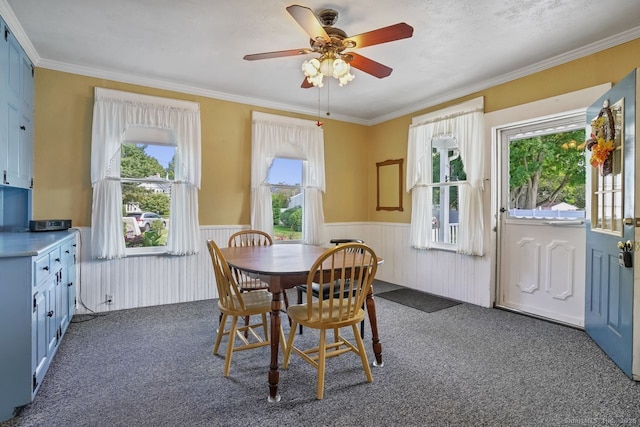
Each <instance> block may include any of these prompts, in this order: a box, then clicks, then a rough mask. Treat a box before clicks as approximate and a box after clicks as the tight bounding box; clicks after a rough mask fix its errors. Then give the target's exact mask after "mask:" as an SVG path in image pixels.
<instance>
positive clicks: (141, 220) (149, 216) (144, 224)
mask: <svg viewBox="0 0 640 427" xmlns="http://www.w3.org/2000/svg"><path fill="white" fill-rule="evenodd" d="M127 216H128V217H135V219H136V221H137V222H138V227H140V230H141V231H149V230H151V224H153V223H154V221H161V222H162V228H165V227H166V226H167V220H166V219H164V218H162V217H161V216H160V215H158V214H157V213H153V212H141V213H130V214H127Z"/></svg>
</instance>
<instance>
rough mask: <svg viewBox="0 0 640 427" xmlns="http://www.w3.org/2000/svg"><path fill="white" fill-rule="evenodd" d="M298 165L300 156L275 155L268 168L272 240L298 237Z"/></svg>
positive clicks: (300, 207)
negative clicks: (278, 156) (292, 157)
mask: <svg viewBox="0 0 640 427" xmlns="http://www.w3.org/2000/svg"><path fill="white" fill-rule="evenodd" d="M302 166H303V161H302V160H300V159H285V158H276V159H274V160H273V163H272V165H271V169H270V170H269V176H268V178H267V181H268V182H269V184H270V186H271V206H272V209H273V235H274V236H273V237H274V239H275V240H302V216H303V210H304V209H303V207H304V200H303V197H304V192H303V191H302Z"/></svg>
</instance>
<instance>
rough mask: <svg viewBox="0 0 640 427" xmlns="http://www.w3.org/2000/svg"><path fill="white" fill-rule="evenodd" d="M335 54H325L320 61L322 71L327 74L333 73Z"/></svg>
mask: <svg viewBox="0 0 640 427" xmlns="http://www.w3.org/2000/svg"><path fill="white" fill-rule="evenodd" d="M333 61H334V59H333V56H325V57H324V58H321V61H320V72H321V73H322V74H324V75H325V76H331V75H333Z"/></svg>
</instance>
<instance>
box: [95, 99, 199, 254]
mask: <svg viewBox="0 0 640 427" xmlns="http://www.w3.org/2000/svg"><path fill="white" fill-rule="evenodd" d="M131 126H140V127H150V128H159V129H166V130H170V131H171V132H172V133H173V135H174V137H175V143H176V157H175V159H176V161H175V180H174V182H173V184H172V186H171V220H170V221H169V238H168V241H167V252H168V253H170V254H173V255H188V254H194V253H197V252H198V250H199V241H198V230H199V226H198V189H199V188H200V176H201V167H200V157H201V156H200V154H201V153H200V138H201V135H200V108H199V105H198V104H197V103H192V102H186V101H178V100H171V99H165V98H157V97H152V96H146V95H138V94H131V93H127V92H120V91H113V90H108V89H103V88H96V90H95V99H94V106H93V128H92V137H91V184H92V186H93V204H92V210H91V228H92V239H91V240H92V241H91V249H92V254H93V257H94V258H103V259H112V258H120V257H124V256H126V249H125V244H124V239H123V230H122V190H121V187H120V147H121V145H122V143H123V140H124V135H125V131H126V130H127V129H128V128H129V127H131Z"/></svg>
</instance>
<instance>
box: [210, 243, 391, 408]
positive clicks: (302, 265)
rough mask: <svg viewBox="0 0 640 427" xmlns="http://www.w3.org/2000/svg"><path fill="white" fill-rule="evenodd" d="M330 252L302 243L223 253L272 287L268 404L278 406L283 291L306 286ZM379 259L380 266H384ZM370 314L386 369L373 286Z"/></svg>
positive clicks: (377, 357)
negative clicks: (310, 275) (310, 276)
mask: <svg viewBox="0 0 640 427" xmlns="http://www.w3.org/2000/svg"><path fill="white" fill-rule="evenodd" d="M327 249H328V248H326V247H323V246H314V245H305V244H299V243H276V244H274V245H272V246H243V247H233V248H221V249H220V252H222V255H223V256H224V258H225V259H226V261H227V263H228V264H229V265H231V266H232V267H235V268H237V269H239V270H242V271H243V272H245V273H247V274H249V275H252V276H253V277H259V278H260V280H262V281H264V282H265V283H268V284H269V291H270V292H271V294H272V301H271V346H270V347H271V365H270V367H269V397H268V400H269V402H278V401H279V400H280V395H279V394H278V382H279V380H280V372H279V370H278V352H279V350H278V349H279V346H280V333H279V330H280V322H281V320H280V311H281V310H282V303H281V300H280V299H281V295H282V291H283V290H286V289H290V288H293V287H294V286H297V285H300V284H305V283H307V276H308V274H309V270H310V269H311V267H312V266H313V264H314V263H315V262H316V260H317V259H318V257H319V256H320V255H322V254H323V253H324V251H326V250H327ZM382 261H383V260H382V259H381V258H378V264H381V263H382ZM366 307H367V314H368V317H369V323H370V325H371V335H372V342H373V353H374V355H375V361H374V362H373V365H374V366H378V367H382V366H384V364H383V362H382V344H380V339H379V337H378V322H377V319H376V307H375V301H374V299H373V286H372V287H371V290H370V291H369V294H368V295H367V298H366Z"/></svg>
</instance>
